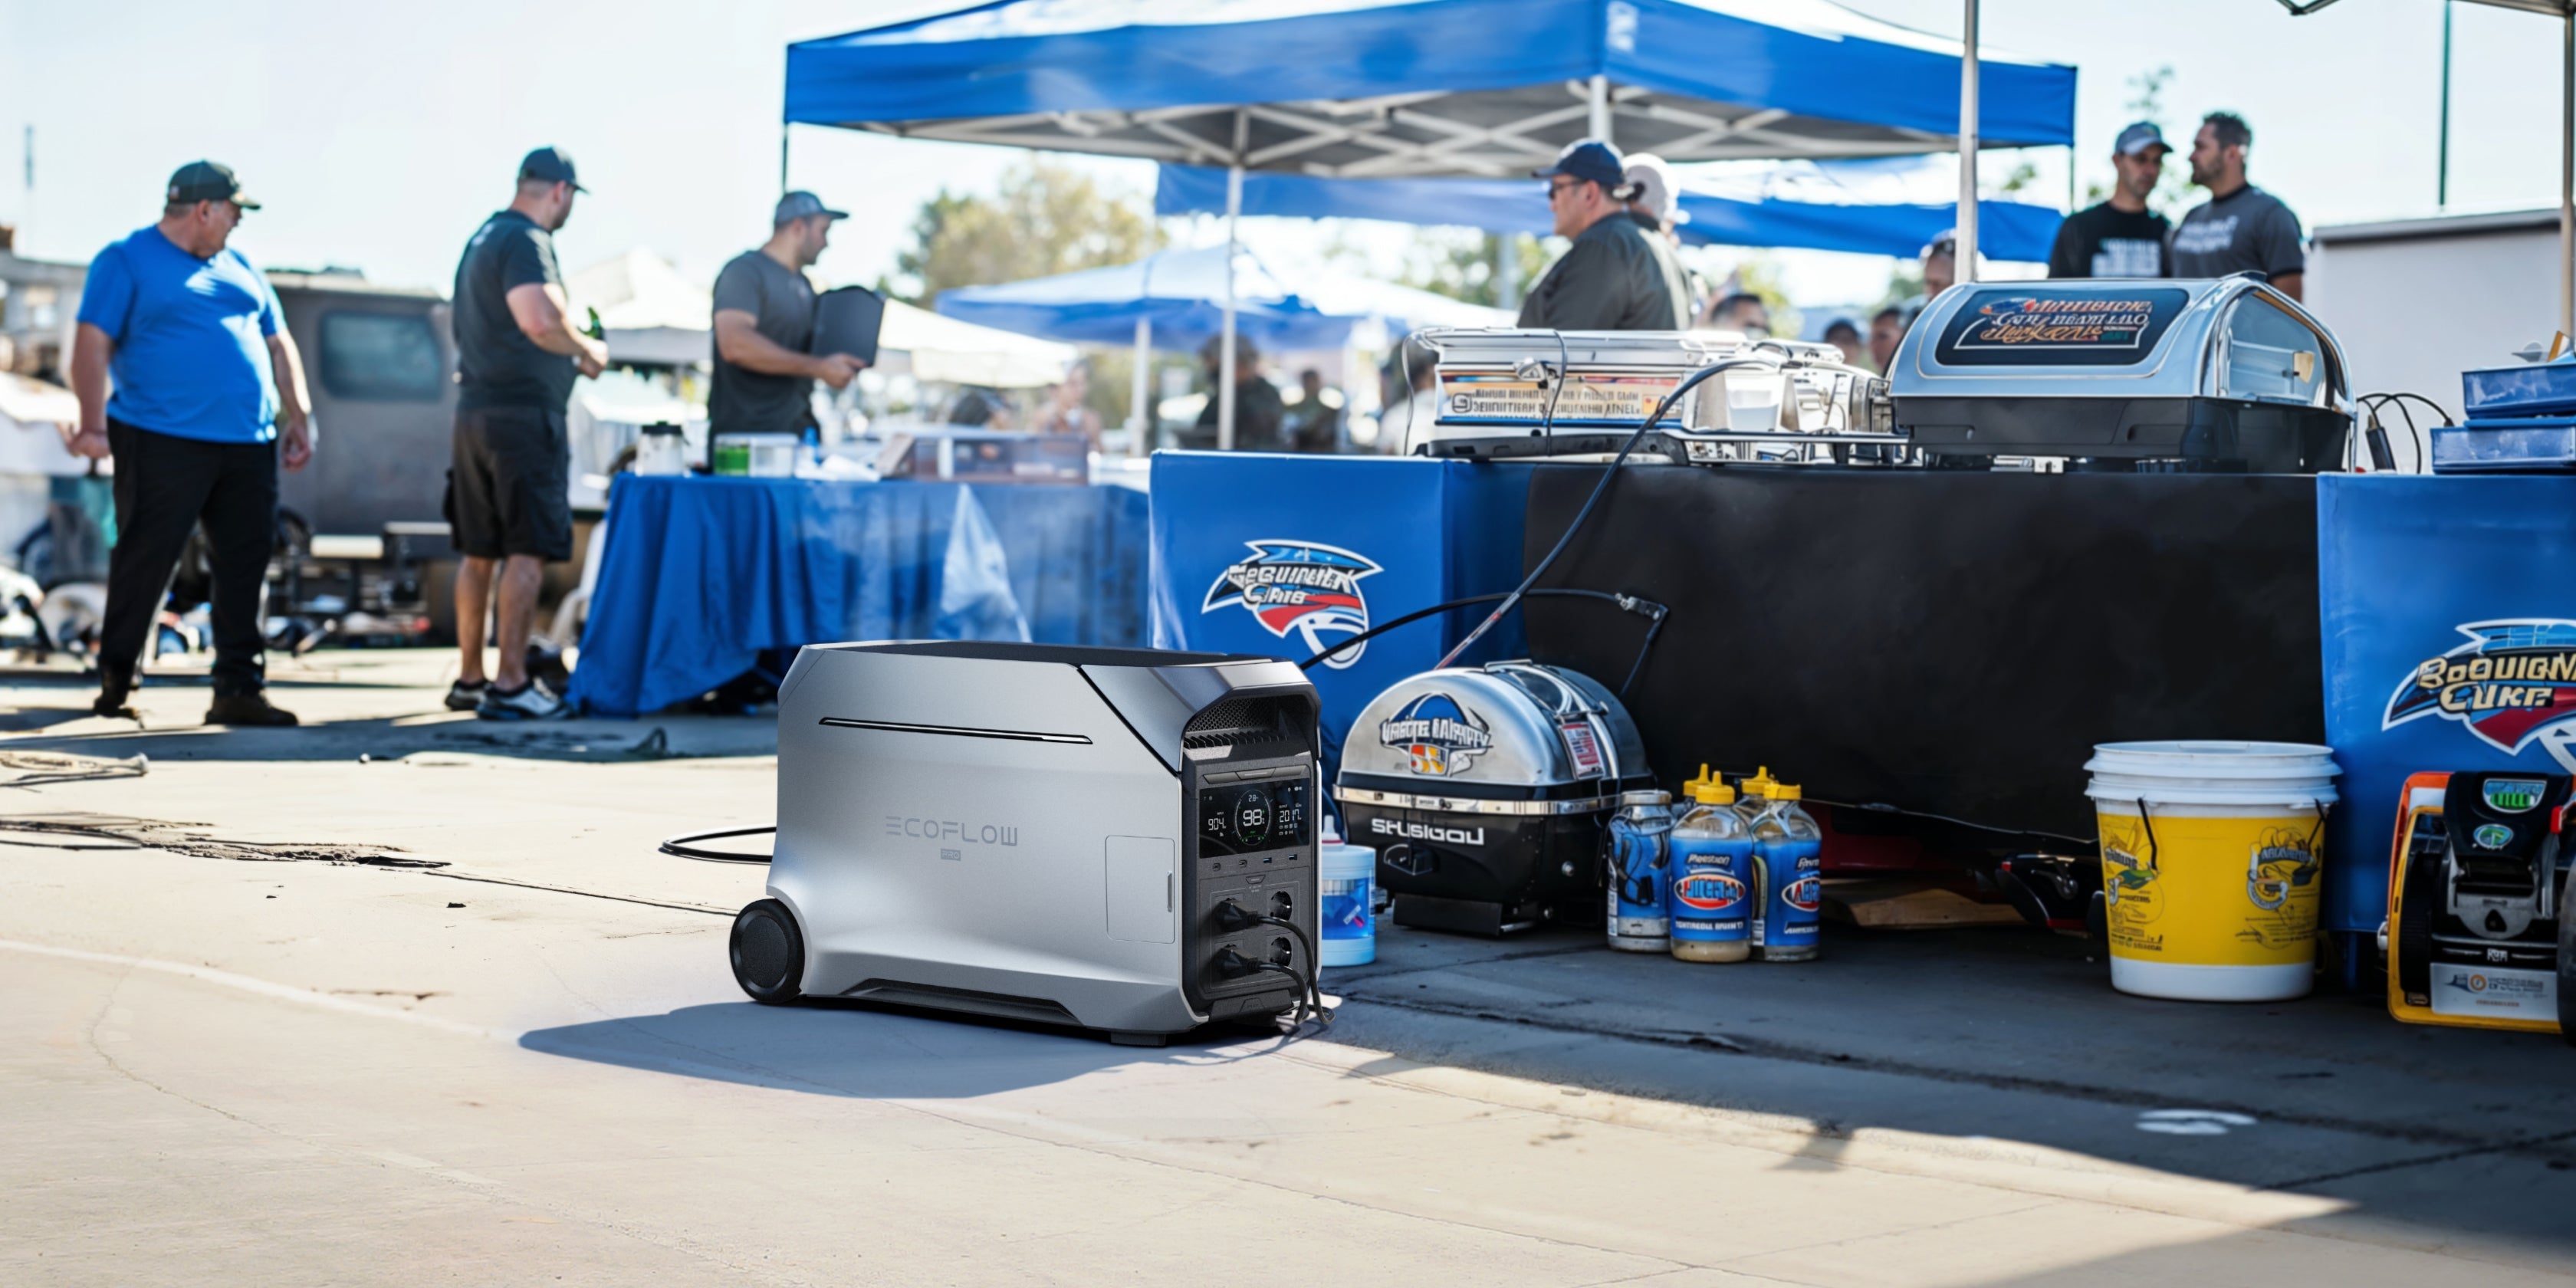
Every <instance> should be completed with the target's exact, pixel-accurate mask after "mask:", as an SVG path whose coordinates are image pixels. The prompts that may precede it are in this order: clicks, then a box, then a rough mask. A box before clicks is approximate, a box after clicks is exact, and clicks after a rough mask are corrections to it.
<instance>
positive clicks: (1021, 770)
mask: <svg viewBox="0 0 2576 1288" xmlns="http://www.w3.org/2000/svg"><path fill="white" fill-rule="evenodd" d="M1316 709H1317V702H1316V697H1315V690H1314V687H1313V686H1312V685H1310V684H1308V683H1307V682H1306V679H1305V676H1304V675H1303V674H1302V673H1300V672H1299V671H1298V670H1297V668H1296V667H1294V666H1292V665H1290V664H1288V663H1286V662H1281V661H1277V660H1275V659H1271V658H1261V657H1246V656H1231V655H1225V654H1215V653H1181V652H1165V651H1159V650H1148V649H1113V648H1078V647H1068V646H1058V645H1047V644H1008V643H971V642H899V643H878V644H827V645H820V646H816V647H811V648H807V649H804V650H803V651H802V652H800V653H799V654H798V655H797V658H796V663H795V665H794V666H793V667H791V668H790V669H789V671H788V673H787V679H786V682H785V683H784V684H783V685H781V686H780V689H779V696H778V839H777V843H776V846H775V850H774V857H773V858H772V859H771V861H770V865H769V898H767V899H763V900H761V901H759V902H757V903H754V904H752V905H751V906H749V907H747V908H745V909H743V910H742V912H741V914H740V915H739V916H737V917H736V918H735V921H734V930H733V937H732V943H731V951H732V958H733V968H734V977H735V979H736V981H737V982H739V983H740V984H741V985H742V988H743V991H744V992H745V993H748V994H749V995H750V996H751V997H752V999H753V1000H755V1001H760V1002H773V1003H774V1002H786V1001H792V1000H794V999H795V998H797V997H799V996H805V997H838V998H859V999H866V1000H871V1001H877V1002H890V1003H899V1004H903V1005H910V1006H922V1007H934V1008H939V1009H943V1010H950V1011H965V1012H971V1013H974V1014H977V1015H987V1016H999V1017H1003V1018H1008V1019H1017V1020H1030V1021H1038V1022H1043V1023H1049V1024H1061V1025H1073V1026H1078V1027H1081V1028H1086V1029H1102V1030H1107V1031H1108V1032H1109V1033H1110V1035H1111V1036H1112V1038H1113V1039H1115V1040H1118V1041H1122V1042H1130V1043H1140V1044H1148V1045H1152V1044H1159V1043H1160V1042H1161V1041H1162V1040H1163V1035H1167V1034H1171V1033H1177V1032H1181V1031H1184V1030H1187V1029H1191V1028H1194V1027H1196V1026H1198V1025H1200V1024H1204V1023H1206V1022H1208V1021H1211V1020H1258V1019H1263V1018H1266V1017H1270V1016H1274V1015H1276V1014H1278V1013H1279V1012H1282V1011H1286V1010H1290V1009H1292V1008H1295V1007H1297V1006H1298V1005H1299V1001H1300V998H1301V997H1307V998H1320V994H1319V993H1317V992H1316V990H1315V988H1314V981H1315V970H1316V965H1317V963H1316V956H1315V952H1314V946H1315V939H1316V906H1315V898H1316V886H1315V871H1316V868H1315V864H1316V852H1315V830H1316V829H1315V812H1316V806H1317V803H1318V801H1317V796H1318V788H1319V784H1318V783H1317V781H1316V764H1317V760H1316V741H1315V729H1316V725H1315V715H1316Z"/></svg>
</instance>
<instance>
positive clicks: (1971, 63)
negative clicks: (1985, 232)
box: [1956, 0, 1977, 283]
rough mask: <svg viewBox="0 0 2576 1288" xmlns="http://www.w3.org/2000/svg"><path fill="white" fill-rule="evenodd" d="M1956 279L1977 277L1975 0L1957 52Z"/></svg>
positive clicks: (1971, 279)
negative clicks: (1957, 185)
mask: <svg viewBox="0 0 2576 1288" xmlns="http://www.w3.org/2000/svg"><path fill="white" fill-rule="evenodd" d="M1956 260H1957V263H1958V280H1959V281H1960V282H1963V283H1964V282H1973V281H1975V280H1977V0H1968V14H1967V33H1966V34H1965V35H1964V36H1962V37H1961V38H1960V52H1959V249H1958V251H1957V252H1956Z"/></svg>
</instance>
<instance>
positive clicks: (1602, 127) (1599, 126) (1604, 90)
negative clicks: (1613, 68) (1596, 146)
mask: <svg viewBox="0 0 2576 1288" xmlns="http://www.w3.org/2000/svg"><path fill="white" fill-rule="evenodd" d="M1591 99H1592V120H1591V122H1590V125H1591V129H1592V137H1594V138H1596V139H1599V140H1601V141H1602V142H1604V143H1612V142H1613V141H1612V139H1611V137H1610V131H1611V128H1612V126H1611V123H1610V78H1609V77H1607V76H1595V77H1593V78H1592V95H1591ZM1614 146H1615V144H1614Z"/></svg>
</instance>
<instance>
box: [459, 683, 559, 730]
mask: <svg viewBox="0 0 2576 1288" xmlns="http://www.w3.org/2000/svg"><path fill="white" fill-rule="evenodd" d="M474 714H475V715H477V716H480V717H482V718H483V719H486V720H553V719H556V718H558V717H561V716H563V715H565V714H567V712H566V711H565V708H564V701H563V699H561V698H558V697H556V696H555V695H554V694H552V693H549V692H547V691H546V686H544V685H542V684H539V683H537V682H536V681H534V680H530V681H528V682H527V683H526V684H525V685H522V686H520V688H519V689H518V691H517V692H515V693H505V692H503V691H502V689H501V686H500V685H497V684H496V685H493V686H492V687H490V688H488V689H485V690H484V691H483V701H482V702H481V703H479V704H477V705H476V706H475V708H474Z"/></svg>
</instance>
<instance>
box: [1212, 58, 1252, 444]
mask: <svg viewBox="0 0 2576 1288" xmlns="http://www.w3.org/2000/svg"><path fill="white" fill-rule="evenodd" d="M1251 125H1252V116H1251V114H1250V113H1248V112H1246V111H1244V110H1243V109H1242V108H1236V109H1235V111H1234V164H1233V165H1231V166H1229V167H1227V168H1226V172H1225V326H1224V329H1223V335H1222V337H1221V338H1220V339H1219V340H1218V342H1217V343H1218V345H1219V346H1220V347H1219V349H1218V351H1217V374H1216V449H1217V450H1218V451H1220V452H1231V451H1233V450H1234V381H1235V371H1234V347H1235V346H1234V257H1235V254H1236V249H1235V246H1236V243H1235V236H1236V231H1235V225H1236V223H1237V222H1238V221H1239V220H1240V219H1241V218H1242V216H1243V153H1244V149H1245V147H1246V146H1247V145H1248V144H1249V142H1250V139H1249V137H1248V135H1249V134H1250V131H1251Z"/></svg>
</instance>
